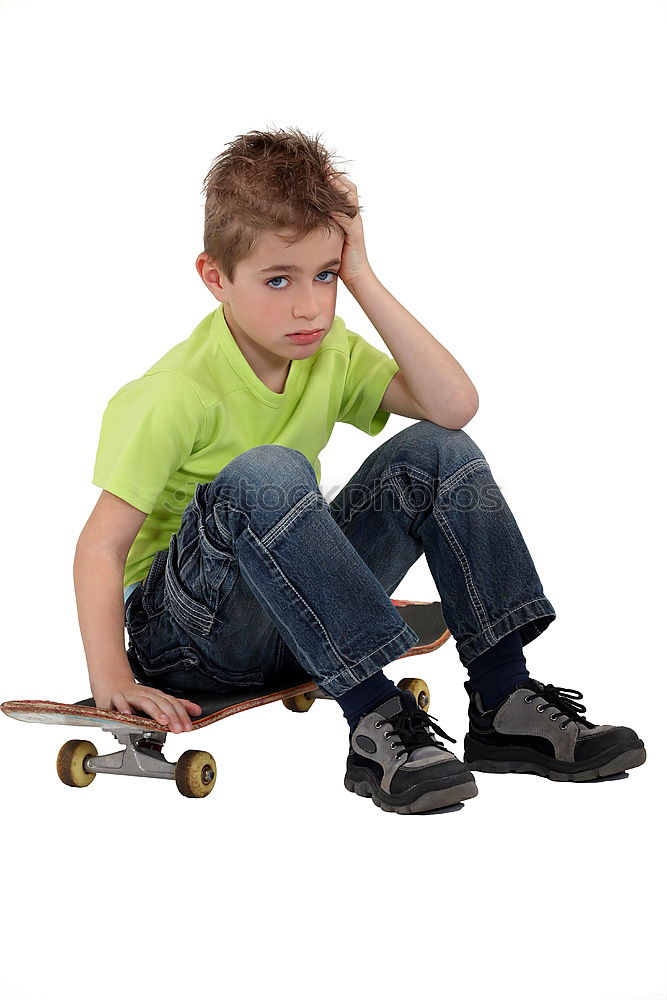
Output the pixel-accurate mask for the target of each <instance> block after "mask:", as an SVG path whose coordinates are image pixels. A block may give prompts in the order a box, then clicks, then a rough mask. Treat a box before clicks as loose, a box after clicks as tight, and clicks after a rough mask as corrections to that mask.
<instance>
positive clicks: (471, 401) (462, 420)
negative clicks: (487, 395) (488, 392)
mask: <svg viewBox="0 0 667 1000" xmlns="http://www.w3.org/2000/svg"><path fill="white" fill-rule="evenodd" d="M478 409H479V396H478V395H477V390H476V389H473V391H472V393H471V394H469V395H468V396H466V398H465V399H464V400H462V401H461V402H460V403H459V405H458V406H457V407H456V410H455V413H454V415H453V416H452V418H451V419H448V420H447V422H446V424H444V425H443V426H445V427H448V428H449V429H450V430H453V431H460V430H462V429H463V428H464V427H465V426H466V424H469V423H470V421H471V420H472V418H473V417H474V416H475V414H476V413H477V410H478Z"/></svg>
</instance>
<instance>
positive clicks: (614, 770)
mask: <svg viewBox="0 0 667 1000" xmlns="http://www.w3.org/2000/svg"><path fill="white" fill-rule="evenodd" d="M464 687H465V689H466V691H467V692H468V694H469V696H470V705H469V708H468V717H469V719H470V726H469V730H468V734H467V736H466V737H465V740H464V755H463V760H464V761H465V763H466V764H467V765H468V767H469V768H470V769H471V770H472V771H491V772H494V773H506V772H509V771H518V772H522V773H527V774H539V775H541V776H542V777H544V778H550V779H551V780H552V781H591V780H592V779H594V778H604V777H608V776H609V775H612V774H620V773H621V772H623V771H625V770H627V768H630V767H638V766H639V765H640V764H643V763H644V761H645V760H646V750H645V749H644V744H643V742H642V740H640V739H639V737H638V736H637V733H636V732H635V731H634V729H628V728H627V727H626V726H609V725H604V726H596V725H594V723H592V722H589V721H588V719H586V718H584V715H583V713H584V712H585V711H586V706H585V705H582V704H581V703H580V702H577V701H576V700H575V699H577V698H582V697H583V695H582V694H581V691H574V690H573V689H571V688H562V687H554V685H553V684H542V683H541V682H540V681H536V680H535V679H534V678H532V677H531V678H529V679H528V680H526V681H522V682H521V685H520V686H519V687H517V688H516V689H515V690H514V691H512V692H511V694H509V695H508V696H507V698H505V699H504V701H502V702H501V703H500V705H497V706H496V707H495V708H494V709H488V710H486V711H485V710H484V707H483V704H482V700H481V698H480V696H479V693H478V692H476V691H474V690H473V688H472V686H471V684H470V681H465V682H464Z"/></svg>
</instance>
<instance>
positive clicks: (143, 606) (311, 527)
mask: <svg viewBox="0 0 667 1000" xmlns="http://www.w3.org/2000/svg"><path fill="white" fill-rule="evenodd" d="M205 191H206V209H205V230H204V252H203V253H201V254H199V256H198V257H197V260H196V267H197V270H198V272H199V274H200V276H201V278H202V280H203V281H204V283H205V284H206V286H207V288H209V290H210V291H211V292H212V294H213V296H214V297H215V298H216V299H217V300H218V302H219V303H220V305H219V306H218V307H217V308H216V309H215V310H214V312H212V313H211V314H210V315H208V316H206V317H205V318H204V320H202V322H201V323H200V324H199V325H198V326H197V327H196V329H195V330H194V331H193V333H192V334H191V336H190V337H189V338H188V339H187V340H185V341H183V342H181V343H179V344H177V345H176V346H175V347H173V348H172V349H171V350H170V351H168V352H167V354H166V355H164V357H162V358H161V359H160V360H159V361H158V362H156V364H154V365H153V366H152V367H151V368H150V369H149V370H148V371H147V372H146V373H145V374H144V375H143V376H141V378H138V379H135V380H134V381H131V382H129V383H128V384H126V385H125V386H123V387H122V388H121V389H120V390H119V391H118V392H117V393H116V394H115V396H113V397H112V399H111V400H110V401H109V403H108V406H107V408H106V410H105V413H104V417H103V421H102V431H101V435H100V442H99V446H98V451H97V458H96V463H95V472H94V477H93V482H94V483H95V484H96V485H97V486H99V487H101V488H102V494H101V496H100V498H99V500H98V502H97V504H96V506H95V508H94V510H93V512H92V514H91V516H90V518H89V520H88V522H87V523H86V525H85V527H84V529H83V531H82V533H81V536H80V538H79V541H78V544H77V550H76V556H75V563H74V580H75V587H76V597H77V606H78V613H79V622H80V626H81V632H82V637H83V642H84V647H85V651H86V657H87V662H88V668H89V675H90V683H91V689H92V693H93V696H94V698H95V702H96V704H97V705H98V706H100V707H104V708H112V709H116V710H117V711H121V712H133V711H136V710H138V711H142V712H144V713H145V714H146V715H148V716H149V717H151V718H153V719H157V720H159V721H161V722H165V723H167V722H168V723H169V725H170V728H171V729H172V730H173V731H175V732H180V731H182V730H189V729H191V728H192V723H191V722H190V716H196V715H197V714H198V713H199V712H200V711H201V709H200V706H199V705H198V704H197V703H196V702H195V701H192V700H190V699H191V698H196V697H197V695H198V694H204V693H206V692H211V691H215V690H221V689H225V688H226V689H229V688H230V687H248V688H249V689H251V688H253V687H257V686H260V685H262V684H264V683H266V682H267V681H268V680H269V679H275V678H276V676H278V675H279V676H280V677H281V678H282V677H284V678H285V679H286V680H287V679H288V678H292V677H293V678H294V679H295V680H294V682H295V683H298V680H300V679H302V678H303V676H304V671H305V672H306V674H307V675H309V676H311V677H313V678H314V679H316V680H317V682H318V684H319V685H320V686H321V688H322V689H323V690H324V691H326V692H327V693H328V694H330V695H332V697H334V698H335V699H336V700H337V701H338V703H339V704H340V706H341V708H342V710H343V712H344V714H345V717H346V719H347V721H348V723H349V726H350V738H349V753H348V760H347V770H346V774H345V786H346V788H348V789H349V790H350V791H353V792H356V793H357V794H359V795H362V796H370V797H372V799H373V802H374V803H375V804H376V805H378V806H381V807H382V808H383V809H386V810H394V811H401V812H423V811H426V810H429V809H434V808H439V807H442V806H446V805H450V804H453V803H456V802H460V801H463V800H464V799H468V798H471V797H472V796H474V795H476V794H477V786H476V784H475V779H474V776H473V774H472V771H473V770H484V771H496V772H507V771H530V772H533V773H537V774H541V775H543V776H545V777H548V778H551V779H554V780H586V779H591V778H595V777H599V776H603V775H607V774H615V773H618V772H621V771H623V770H624V769H626V768H629V767H636V766H637V765H639V764H641V763H643V761H644V759H645V751H644V745H643V743H642V741H641V740H640V739H639V738H638V736H637V734H636V733H635V732H634V731H633V730H631V729H628V728H625V727H619V726H607V725H605V726H597V725H594V724H592V723H590V722H588V721H587V720H586V719H585V718H584V717H583V714H582V713H583V712H584V711H585V706H583V705H581V704H580V703H579V702H578V701H576V700H575V699H576V698H581V697H582V696H581V694H580V693H579V692H577V691H572V690H569V689H566V688H558V687H554V686H553V685H551V684H547V685H544V684H542V683H541V682H539V681H536V680H534V679H533V678H531V677H530V676H529V674H528V670H527V667H526V661H525V658H524V655H523V646H525V645H526V644H527V643H529V642H531V641H532V640H533V639H535V638H536V637H537V636H538V635H540V634H541V633H542V632H543V631H544V629H545V628H547V627H548V625H549V624H550V623H551V622H552V621H553V620H554V618H555V612H554V609H553V606H552V605H551V603H550V602H549V600H548V599H547V598H546V597H545V595H544V592H543V590H542V585H541V582H540V579H539V577H538V575H537V572H536V570H535V566H534V564H533V560H532V558H531V556H530V553H529V552H528V550H527V548H526V545H525V542H524V540H523V537H522V535H521V533H520V531H519V529H518V526H517V524H516V522H515V520H514V517H513V515H512V513H511V511H510V510H509V508H508V506H507V504H506V502H505V500H504V498H503V497H502V494H501V493H500V490H499V489H498V487H497V485H496V483H495V481H494V479H493V476H492V475H491V471H490V469H489V465H488V463H487V461H486V459H485V457H484V455H483V454H482V452H481V451H480V449H479V448H478V446H477V445H476V444H475V443H474V441H473V440H472V439H471V438H470V437H469V436H468V434H466V432H465V431H464V430H463V427H464V426H465V425H466V424H467V423H468V422H469V421H470V420H471V418H472V417H473V416H474V414H475V412H476V410H477V406H478V399H477V393H476V390H475V388H474V386H473V384H472V382H471V381H470V379H469V378H468V376H467V375H466V373H465V372H464V371H463V369H462V368H461V366H460V365H459V364H458V363H457V362H456V360H455V359H454V358H453V357H452V355H451V354H450V353H449V352H448V351H447V350H446V349H445V348H444V347H443V346H442V345H441V344H440V343H439V342H438V341H437V340H436V339H435V338H434V337H432V336H431V335H430V334H429V333H428V332H427V330H425V329H424V327H423V326H421V324H420V323H418V322H417V320H416V319H415V318H414V317H413V316H411V315H410V313H409V312H407V310H405V309H404V308H403V307H402V306H401V305H400V303H398V302H397V301H396V300H395V299H394V298H393V296H392V295H391V294H390V293H389V292H388V291H387V289H385V288H384V287H383V286H382V285H381V284H380V282H379V281H378V279H377V278H376V276H375V274H374V273H373V271H372V269H371V267H370V264H369V262H368V258H367V255H366V250H365V244H364V236H363V230H362V224H361V217H360V209H359V203H358V199H357V194H356V188H355V186H354V184H352V183H351V182H350V181H348V180H347V179H345V178H344V176H343V174H342V173H340V172H338V171H336V170H334V169H333V167H332V165H331V160H330V156H329V154H328V153H327V151H326V150H325V149H324V148H323V147H322V146H321V145H320V143H319V140H318V138H317V137H316V138H315V139H312V138H310V137H308V136H306V135H304V134H303V133H301V132H300V131H299V130H296V129H292V130H287V131H283V130H280V131H276V132H258V131H255V132H251V133H249V134H247V135H243V136H238V137H237V139H236V140H235V141H234V142H233V143H231V144H230V145H229V148H228V149H227V150H226V152H224V153H223V154H221V156H220V157H218V159H217V160H216V161H215V163H214V164H213V166H212V168H211V170H210V171H209V173H208V175H207V178H206V181H205ZM339 279H340V280H342V281H343V282H344V283H345V285H346V286H347V288H348V289H349V290H350V292H351V293H352V295H353V296H354V297H355V298H356V300H357V301H358V302H359V304H360V305H361V307H362V309H363V310H364V312H365V313H366V315H367V316H368V318H369V319H370V321H371V322H372V323H373V325H374V326H375V328H376V329H377V330H378V332H379V333H380V335H381V336H382V338H383V340H384V342H385V343H386V344H387V346H388V348H389V350H390V351H391V356H388V355H387V354H384V353H383V352H381V351H379V350H377V349H376V348H375V347H373V346H372V345H370V344H369V343H367V342H366V341H365V340H364V339H363V338H362V337H360V336H359V335H358V334H356V333H353V332H351V331H350V330H348V329H347V328H346V326H345V324H344V322H343V320H342V319H341V318H340V317H338V316H336V315H335V304H336V284H337V281H338V280H339ZM389 413H398V414H401V415H403V416H407V417H412V418H414V419H415V421H416V423H414V424H412V425H410V426H409V427H407V428H405V429H404V430H403V431H401V432H399V433H398V434H396V435H395V436H394V437H393V438H391V439H389V440H388V441H386V442H385V443H384V444H382V445H380V447H379V448H377V449H376V450H375V451H374V452H373V453H372V454H371V455H369V457H368V458H367V459H366V460H365V461H364V462H363V464H362V465H361V467H360V469H359V470H358V471H357V473H356V474H355V476H353V477H352V479H351V480H350V482H349V483H348V484H347V485H346V486H345V487H344V488H343V489H342V490H341V491H340V493H339V494H338V496H337V497H336V498H335V499H334V500H333V501H332V503H331V504H330V505H327V503H326V502H325V501H324V499H323V497H322V495H321V493H320V490H319V485H318V484H319V478H320V465H319V459H318V454H319V452H320V451H321V450H322V448H323V447H324V445H325V444H326V442H327V441H328V439H329V436H330V434H331V431H332V429H333V426H334V424H335V423H336V421H343V422H347V423H350V424H353V425H354V426H356V427H358V428H359V429H360V430H363V431H365V432H366V433H367V434H369V435H376V434H377V433H378V432H379V431H380V430H381V429H382V428H383V427H384V425H385V424H386V422H387V420H388V417H389ZM422 553H423V554H425V556H426V559H427V562H428V565H429V568H430V570H431V572H432V574H433V578H434V580H435V583H436V585H437V588H438V591H439V594H440V597H441V600H442V606H443V613H444V616H445V620H446V621H447V624H448V627H449V629H450V631H451V633H452V635H453V636H454V638H455V640H456V646H457V651H458V653H459V657H460V659H461V662H462V663H463V664H464V666H465V667H466V669H467V671H468V674H469V679H468V681H466V683H465V687H466V690H467V691H468V694H469V698H470V707H469V720H470V729H469V733H468V735H467V736H466V739H465V746H464V760H463V762H461V761H460V760H458V759H457V758H456V757H455V756H454V754H452V753H451V752H450V751H448V750H447V749H446V748H445V746H444V744H442V743H440V742H439V741H437V740H436V739H435V738H434V733H436V734H438V735H440V736H442V737H444V738H445V739H448V740H451V737H448V736H447V734H446V733H445V732H444V731H443V730H442V729H440V728H439V727H438V726H437V725H435V724H434V720H433V719H432V718H431V716H429V715H427V714H426V713H425V712H424V711H422V710H421V709H420V708H418V706H417V704H416V702H415V699H414V697H413V695H412V694H411V693H410V692H404V691H400V690H399V689H398V688H396V686H395V685H394V684H393V683H392V682H391V681H390V680H389V679H388V678H387V677H386V676H385V674H384V673H383V670H382V668H383V667H384V666H385V665H386V664H387V663H390V662H391V661H392V660H394V659H396V658H397V657H399V656H400V655H401V654H402V653H404V652H406V651H407V650H408V649H409V648H410V647H411V646H412V645H413V644H414V643H415V642H416V641H417V636H416V634H415V633H414V632H413V630H412V629H411V628H409V626H407V625H406V624H405V623H404V622H403V620H402V619H401V617H400V615H399V614H398V612H397V611H396V609H395V608H394V606H393V605H392V603H391V601H390V599H389V598H390V595H391V593H392V592H393V591H394V590H395V588H396V587H397V586H398V584H399V583H400V581H401V580H402V579H403V577H404V576H405V574H406V573H407V571H408V569H409V568H410V566H412V565H413V564H414V562H415V561H416V560H417V559H418V558H419V556H420V555H421V554H422ZM121 580H122V581H123V583H124V584H125V606H124V609H123V605H122V603H121V596H120V591H121ZM124 624H125V626H126V627H127V631H128V636H129V640H130V642H129V648H128V649H127V651H126V650H125V648H124V641H123V625H124ZM135 678H136V680H135ZM137 681H138V682H139V683H137ZM452 742H453V741H452Z"/></svg>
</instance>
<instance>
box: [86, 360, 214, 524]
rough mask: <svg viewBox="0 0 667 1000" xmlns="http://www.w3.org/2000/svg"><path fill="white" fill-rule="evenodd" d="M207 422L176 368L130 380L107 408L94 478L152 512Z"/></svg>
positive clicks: (200, 435) (191, 390) (134, 504)
mask: <svg viewBox="0 0 667 1000" xmlns="http://www.w3.org/2000/svg"><path fill="white" fill-rule="evenodd" d="M205 423H206V410H205V408H204V406H203V404H202V402H201V400H200V399H199V396H198V395H197V392H196V391H195V389H194V388H193V386H192V385H191V384H190V383H189V382H188V381H187V380H186V379H184V378H182V377H181V376H180V375H178V374H176V373H175V372H169V371H161V372H152V373H150V374H148V375H143V376H142V377H141V378H138V379H135V380H134V381H133V382H128V383H127V385H124V386H123V387H122V388H121V389H119V390H118V392H117V393H116V395H115V396H112V397H111V399H110V400H109V402H108V404H107V407H106V409H105V411H104V415H103V417H102V429H101V431H100V438H99V443H98V446H97V455H96V458H95V469H94V472H93V483H94V484H95V486H99V487H101V489H103V490H108V491H109V493H114V494H115V495H116V496H118V497H120V498H121V499H122V500H126V501H127V502H128V503H130V504H132V506H133V507H137V508H138V509H139V510H142V511H143V512H144V513H145V514H150V513H151V511H152V510H153V508H154V507H155V504H156V503H157V502H158V500H159V498H160V496H161V494H162V491H163V489H164V487H165V484H166V483H167V481H168V479H169V477H170V476H171V475H172V474H173V473H174V472H175V471H176V470H177V469H178V468H180V466H181V465H182V464H183V463H184V461H185V460H186V459H187V458H188V456H189V455H191V454H192V451H193V446H194V444H195V442H196V441H197V440H198V439H199V438H201V437H202V435H203V433H204V430H205Z"/></svg>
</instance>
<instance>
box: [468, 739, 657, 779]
mask: <svg viewBox="0 0 667 1000" xmlns="http://www.w3.org/2000/svg"><path fill="white" fill-rule="evenodd" d="M470 746H471V741H469V742H468V747H470ZM477 746H479V744H477ZM612 754H613V751H612ZM606 756H607V757H608V756H609V755H608V754H607V755H606ZM474 757H475V754H474V752H473V753H470V750H466V751H465V753H464V755H463V760H464V763H465V764H466V765H467V766H468V767H469V768H470V770H471V771H484V772H487V773H488V774H508V773H510V772H513V773H516V774H536V775H539V776H540V777H542V778H549V780H550V781H594V780H595V779H596V778H608V777H610V776H611V775H612V774H622V773H623V771H627V770H629V769H630V768H632V767H639V766H640V765H641V764H643V763H644V761H645V760H646V749H645V747H644V745H643V744H642V745H641V746H635V747H631V748H629V749H625V750H622V751H621V753H617V754H616V756H612V757H611V759H607V760H605V761H604V762H600V763H598V764H596V765H593V767H588V768H586V769H585V770H581V771H574V770H567V768H568V766H569V767H572V765H567V764H563V765H562V768H563V769H562V770H561V769H557V768H555V767H554V766H553V765H551V766H550V765H548V764H545V763H540V762H538V761H535V760H492V759H489V758H488V757H484V758H481V757H480V758H477V759H472V758H474Z"/></svg>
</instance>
